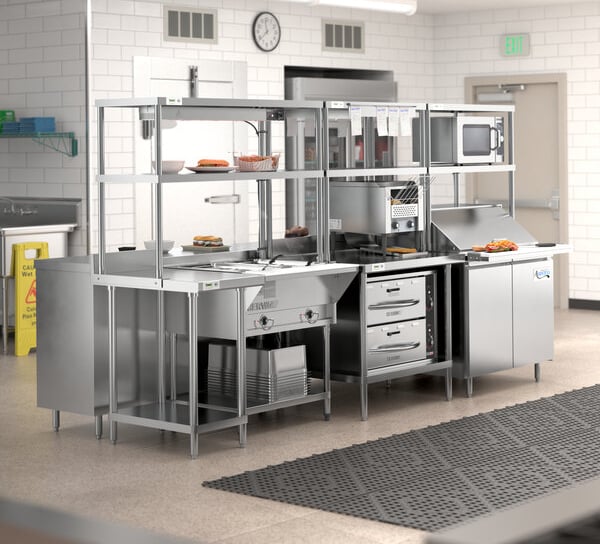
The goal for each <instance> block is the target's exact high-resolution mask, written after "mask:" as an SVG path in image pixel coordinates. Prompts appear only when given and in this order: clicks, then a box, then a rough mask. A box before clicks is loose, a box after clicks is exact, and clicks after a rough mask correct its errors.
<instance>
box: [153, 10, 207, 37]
mask: <svg viewBox="0 0 600 544" xmlns="http://www.w3.org/2000/svg"><path fill="white" fill-rule="evenodd" d="M163 19H164V39H165V40H167V41H177V42H192V43H217V12H216V10H211V9H201V10H196V9H189V8H176V7H173V6H169V7H167V6H164V11H163Z"/></svg>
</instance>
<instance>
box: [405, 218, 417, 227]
mask: <svg viewBox="0 0 600 544" xmlns="http://www.w3.org/2000/svg"><path fill="white" fill-rule="evenodd" d="M414 226H415V222H414V221H413V220H412V219H409V220H408V221H407V222H406V228H407V229H412V228H413V227H414Z"/></svg>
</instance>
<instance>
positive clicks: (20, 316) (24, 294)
mask: <svg viewBox="0 0 600 544" xmlns="http://www.w3.org/2000/svg"><path fill="white" fill-rule="evenodd" d="M12 249H13V253H12V275H13V276H14V278H15V355H18V356H20V355H27V354H28V353H29V350H30V349H32V348H35V347H36V345H37V335H36V322H37V307H36V302H37V293H36V283H35V265H34V264H33V261H35V259H47V258H48V242H24V243H22V244H13V246H12ZM34 251H35V257H33V258H30V257H28V255H30V254H32V253H33V252H34Z"/></svg>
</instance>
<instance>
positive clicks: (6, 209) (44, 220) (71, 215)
mask: <svg viewBox="0 0 600 544" xmlns="http://www.w3.org/2000/svg"><path fill="white" fill-rule="evenodd" d="M80 206H81V200H79V199H75V198H29V197H4V196H1V197H0V227H20V226H38V225H62V224H76V225H78V226H79V208H80Z"/></svg>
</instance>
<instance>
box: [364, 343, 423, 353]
mask: <svg viewBox="0 0 600 544" xmlns="http://www.w3.org/2000/svg"><path fill="white" fill-rule="evenodd" d="M420 345H421V342H402V343H400V344H384V345H383V346H375V347H374V348H369V353H388V352H390V351H408V350H410V349H416V348H418V347H419V346H420Z"/></svg>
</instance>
